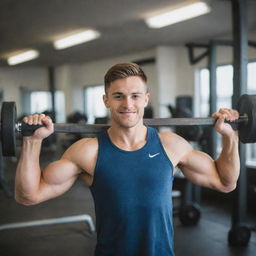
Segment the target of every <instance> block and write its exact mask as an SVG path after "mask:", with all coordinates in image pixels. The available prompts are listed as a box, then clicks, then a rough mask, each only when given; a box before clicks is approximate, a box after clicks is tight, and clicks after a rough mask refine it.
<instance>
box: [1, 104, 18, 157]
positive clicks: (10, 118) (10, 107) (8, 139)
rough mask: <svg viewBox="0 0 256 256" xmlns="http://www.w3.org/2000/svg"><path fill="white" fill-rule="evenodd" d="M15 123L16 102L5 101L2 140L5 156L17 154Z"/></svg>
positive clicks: (2, 114) (2, 115) (2, 113)
mask: <svg viewBox="0 0 256 256" xmlns="http://www.w3.org/2000/svg"><path fill="white" fill-rule="evenodd" d="M15 124H16V105H15V102H3V104H2V110H1V141H2V153H3V156H16V133H15Z"/></svg>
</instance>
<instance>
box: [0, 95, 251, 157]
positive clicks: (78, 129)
mask: <svg viewBox="0 0 256 256" xmlns="http://www.w3.org/2000/svg"><path fill="white" fill-rule="evenodd" d="M237 109H238V112H239V113H240V117H239V119H238V120H236V121H235V122H232V123H230V124H231V125H232V126H234V124H235V126H236V129H238V131H239V139H240V141H241V142H242V143H254V142H256V116H255V113H256V95H248V94H244V95H242V96H241V97H240V99H239V102H238V107H237ZM215 122H216V118H212V117H207V118H156V119H144V123H145V125H148V126H153V127H163V126H166V127H168V126H213V125H214V124H215ZM40 127H42V125H28V124H25V123H22V122H17V123H16V104H15V102H3V104H2V110H1V132H0V134H1V141H2V154H3V156H15V155H16V133H21V134H22V135H23V136H28V135H31V134H33V132H34V131H35V130H36V129H38V128H40ZM109 127H110V125H109V124H64V123H63V124H61V123H55V124H54V132H55V133H83V134H87V135H90V136H92V135H96V134H98V133H100V132H102V131H105V130H107V129H108V128H109Z"/></svg>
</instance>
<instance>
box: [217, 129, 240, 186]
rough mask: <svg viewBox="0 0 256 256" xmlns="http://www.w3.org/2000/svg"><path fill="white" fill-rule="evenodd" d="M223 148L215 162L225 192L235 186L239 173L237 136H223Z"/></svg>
mask: <svg viewBox="0 0 256 256" xmlns="http://www.w3.org/2000/svg"><path fill="white" fill-rule="evenodd" d="M222 143H223V147H222V151H221V154H220V156H219V158H218V159H217V160H216V161H215V164H216V168H217V172H218V175H219V177H220V181H221V183H222V185H223V186H224V187H225V188H227V190H233V189H234V188H235V186H236V182H237V179H238V177H239V172H240V159H239V150H238V136H237V134H236V133H235V134H234V135H233V136H223V142H222Z"/></svg>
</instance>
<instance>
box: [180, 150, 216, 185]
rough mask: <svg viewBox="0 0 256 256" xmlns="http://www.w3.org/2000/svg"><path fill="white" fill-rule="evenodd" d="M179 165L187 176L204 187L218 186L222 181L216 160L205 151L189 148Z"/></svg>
mask: <svg viewBox="0 0 256 256" xmlns="http://www.w3.org/2000/svg"><path fill="white" fill-rule="evenodd" d="M178 167H179V168H180V169H181V170H182V172H183V173H184V175H185V176H186V178H188V179H189V180H191V181H192V182H193V183H195V184H198V185H200V186H204V187H210V188H215V189H216V188H217V187H218V186H219V184H218V183H220V179H219V175H218V172H217V171H216V165H215V162H214V160H213V159H212V158H211V157H210V156H209V155H207V154H206V153H204V152H200V151H196V150H193V149H191V150H189V151H188V152H187V153H186V154H185V155H184V156H183V158H182V159H181V161H180V163H179V165H178Z"/></svg>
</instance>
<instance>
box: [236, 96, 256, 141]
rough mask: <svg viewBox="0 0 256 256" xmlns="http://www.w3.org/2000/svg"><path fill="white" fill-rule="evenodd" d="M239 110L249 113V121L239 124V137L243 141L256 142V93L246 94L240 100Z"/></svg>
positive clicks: (245, 113) (241, 113) (244, 113)
mask: <svg viewBox="0 0 256 256" xmlns="http://www.w3.org/2000/svg"><path fill="white" fill-rule="evenodd" d="M237 109H238V112H239V113H240V115H247V116H248V122H247V123H246V124H244V123H241V124H239V125H238V131H239V139H240V141H241V142H243V143H254V142H256V117H255V113H256V95H248V94H244V95H242V96H241V97H240V99H239V101H238V108H237Z"/></svg>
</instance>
